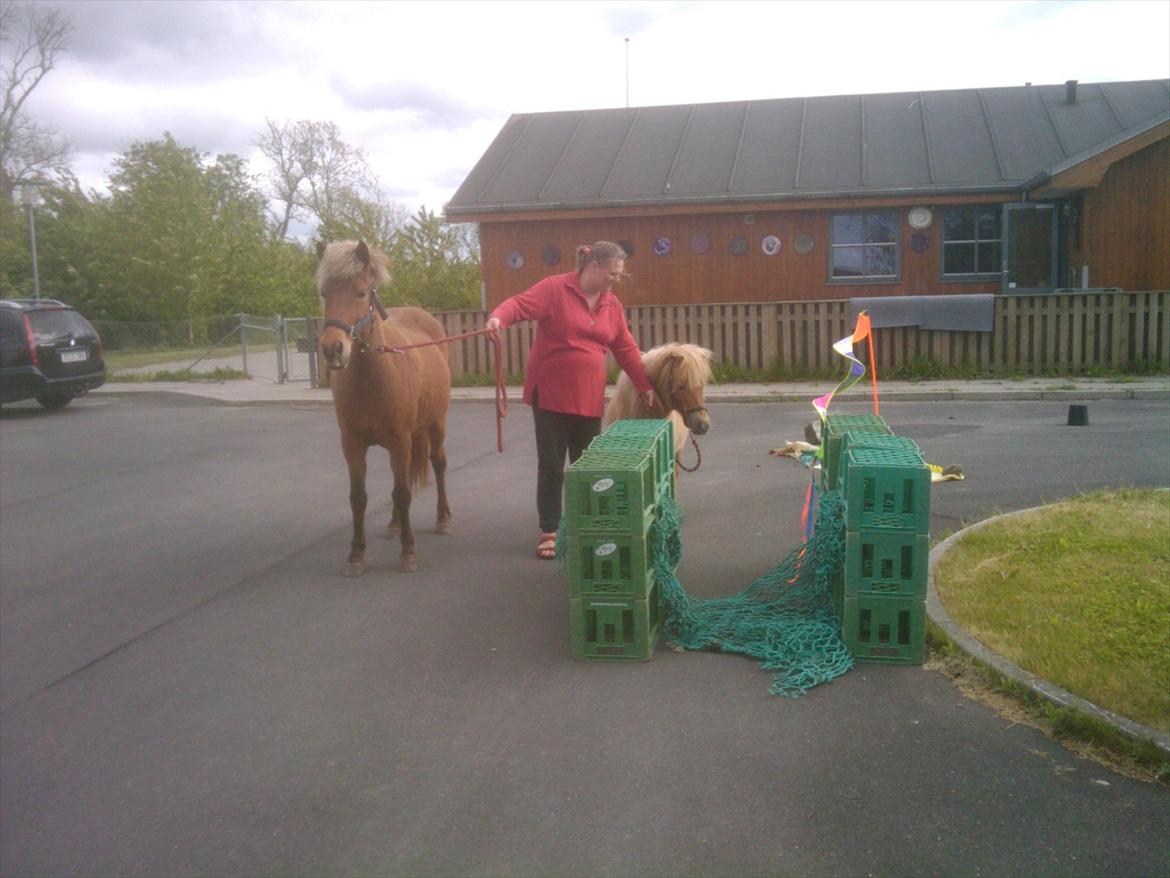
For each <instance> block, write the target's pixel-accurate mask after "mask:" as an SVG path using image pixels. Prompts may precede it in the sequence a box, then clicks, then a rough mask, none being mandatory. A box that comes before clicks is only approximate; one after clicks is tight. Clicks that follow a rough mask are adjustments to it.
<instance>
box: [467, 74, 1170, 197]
mask: <svg viewBox="0 0 1170 878" xmlns="http://www.w3.org/2000/svg"><path fill="white" fill-rule="evenodd" d="M1072 90H1075V100H1074V101H1072V102H1070V101H1069V96H1070V91H1072ZM1166 118H1170V80H1166V79H1154V80H1143V81H1137V82H1109V83H1097V84H1085V83H1081V84H1077V85H1075V86H1070V84H1060V85H1025V86H1015V87H1008V88H983V89H956V90H951V91H918V92H904V93H896V94H870V95H838V96H830V97H810V98H783V99H778V100H766V101H738V102H728V103H715V104H692V105H680V106H661V107H633V108H627V109H607V110H577V111H564V112H553V113H524V114H515V115H513V116H512V117H511V118H509V119H508V121H507V122H506V123H505V124H504V127H503V128H502V129H501V131H500V133H499V134H498V135H496V138H495V140H494V141H493V142H492V144H491V146H489V147H488V150H487V152H485V153H484V155H483V156H482V157H481V158H480V160H479V161H478V162H477V163H476V165H475V167H474V168H472V170H471V173H469V174H468V176H467V179H466V180H464V181H463V185H461V186H460V187H459V189H458V191H456V193H455V196H454V197H453V198H452V199H451V201H450V202H449V203H448V204H447V207H446V213H447V215H448V216H449V217H451V218H456V217H458V216H459V215H466V214H479V213H493V212H512V211H522V210H565V209H582V208H612V207H619V206H634V205H640V206H650V205H668V204H671V203H681V204H701V203H720V202H745V201H775V200H784V199H791V198H802V199H803V198H828V197H833V196H850V197H856V196H866V195H869V196H876V195H898V194H906V193H932V192H933V193H945V192H979V191H1007V190H1011V189H1018V188H1020V187H1021V186H1022V185H1023V184H1024V183H1025V182H1027V181H1028V180H1030V179H1032V178H1034V177H1036V176H1037V175H1038V174H1041V173H1044V172H1046V171H1047V172H1051V171H1052V170H1053V169H1056V168H1060V167H1062V166H1064V165H1066V164H1067V163H1068V162H1069V160H1070V159H1075V160H1076V161H1083V160H1084V159H1085V158H1088V157H1091V156H1092V155H1095V154H1096V153H1097V152H1100V151H1101V150H1103V149H1105V148H1107V147H1108V146H1109V145H1114V144H1117V143H1120V142H1124V141H1125V140H1127V139H1129V137H1130V136H1134V135H1136V134H1138V133H1140V132H1142V131H1144V130H1147V129H1149V128H1150V127H1151V125H1152V124H1154V123H1156V122H1158V121H1161V120H1165V119H1166Z"/></svg>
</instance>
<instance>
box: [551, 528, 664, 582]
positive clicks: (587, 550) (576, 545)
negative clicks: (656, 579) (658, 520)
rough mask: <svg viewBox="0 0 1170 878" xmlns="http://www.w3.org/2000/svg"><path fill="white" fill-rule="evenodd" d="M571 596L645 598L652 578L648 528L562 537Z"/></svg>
mask: <svg viewBox="0 0 1170 878" xmlns="http://www.w3.org/2000/svg"><path fill="white" fill-rule="evenodd" d="M566 539H567V540H568V551H567V552H566V557H565V561H566V566H567V567H568V570H569V588H570V593H571V594H572V596H573V597H575V598H576V597H583V596H585V595H618V596H622V597H628V598H645V597H646V595H647V594H648V592H649V589H650V585H651V580H652V578H653V575H654V574H653V565H652V564H651V559H650V534H649V529H648V528H647V530H645V531H642V532H641V533H608V532H604V531H583V532H580V533H575V534H574V533H570V534H568V535H567V536H566Z"/></svg>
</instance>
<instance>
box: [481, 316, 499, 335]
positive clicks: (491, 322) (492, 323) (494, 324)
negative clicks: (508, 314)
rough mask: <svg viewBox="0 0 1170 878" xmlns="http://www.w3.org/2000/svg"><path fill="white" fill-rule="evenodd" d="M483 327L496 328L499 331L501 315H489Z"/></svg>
mask: <svg viewBox="0 0 1170 878" xmlns="http://www.w3.org/2000/svg"><path fill="white" fill-rule="evenodd" d="M483 328H484V329H494V330H496V331H497V332H498V331H499V329H500V318H499V317H489V318H488V319H487V323H485V324H484V325H483Z"/></svg>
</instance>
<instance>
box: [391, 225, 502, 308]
mask: <svg viewBox="0 0 1170 878" xmlns="http://www.w3.org/2000/svg"><path fill="white" fill-rule="evenodd" d="M390 257H391V264H390V274H391V279H390V280H391V282H390V290H389V295H388V298H389V299H390V301H392V302H394V303H395V304H407V305H418V306H420V307H422V308H426V309H428V310H431V311H459V310H464V309H469V308H478V307H479V305H480V273H479V246H478V242H477V240H476V233H475V228H474V226H467V225H453V224H449V223H445V222H443V220H442V219H441V218H440V217H438V216H437V215H436V214H433V213H431V212H430V211H428V210H427V209H426V208H425V207H420V208H419V211H418V213H417V214H415V215H414V216H413V217H411V219H410V221H409V222H408V223H406V224H405V225H404V226H403V227H402V228H401V230H400V231H399V233H398V235H397V236H396V238H395V241H394V244H393V246H392V247H391V249H390Z"/></svg>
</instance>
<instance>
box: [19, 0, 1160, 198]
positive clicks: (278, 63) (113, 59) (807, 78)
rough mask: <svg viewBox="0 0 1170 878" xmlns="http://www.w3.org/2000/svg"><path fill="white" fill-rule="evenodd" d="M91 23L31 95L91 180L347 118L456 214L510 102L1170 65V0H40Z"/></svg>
mask: <svg viewBox="0 0 1170 878" xmlns="http://www.w3.org/2000/svg"><path fill="white" fill-rule="evenodd" d="M38 2H39V3H42V4H45V5H50V4H51V5H57V6H61V7H63V8H64V9H65V10H66V11H67V13H68V14H69V16H70V17H71V19H72V21H73V26H74V30H73V34H72V37H71V41H70V45H69V49H68V51H67V52H66V54H65V56H64V58H63V59H62V61H61V63H60V65H59V66H58V68H57V69H56V70H54V71H53V73H51V74H50V75H49V77H48V78H46V79H45V80H44V81H43V82H42V83H41V85H40V86H39V87H38V89H37V91H36V92H35V94H34V97H33V98H32V99H31V100H30V103H29V107H28V108H29V110H30V112H31V113H32V115H33V116H34V117H35V118H36V119H37V120H38V121H39V122H41V123H42V124H45V125H48V126H50V127H53V128H55V129H56V130H57V131H58V132H60V133H61V134H62V135H64V136H65V137H67V138H68V139H69V140H70V141H72V143H73V144H74V146H75V147H76V149H77V152H78V158H77V162H76V165H75V171H76V172H77V174H78V176H79V177H80V179H81V181H82V185H83V187H84V188H86V189H90V188H95V189H104V188H105V185H106V179H107V176H108V173H109V170H110V163H111V160H112V159H113V158H114V156H116V155H117V154H118V153H120V152H122V151H124V150H125V149H126V148H127V147H128V146H129V145H130V144H131V143H133V142H135V141H142V140H155V139H159V138H161V137H162V135H163V132H164V131H170V132H171V133H172V134H173V135H174V136H175V138H176V139H177V140H178V141H179V143H180V144H182V145H183V146H190V147H194V148H196V149H198V150H200V151H201V152H206V153H211V154H213V155H214V154H218V153H236V154H238V155H242V156H246V157H248V158H250V159H252V160H253V162H254V167H255V168H256V170H257V171H259V170H261V169H262V168H263V165H262V164H261V163H260V161H259V160H258V157H257V156H256V150H255V147H254V146H253V145H252V143H253V141H254V140H255V139H256V137H257V136H258V135H259V133H260V132H261V130H262V129H263V128H264V125H265V119H266V118H268V119H273V120H277V121H285V120H296V119H310V120H315V121H330V122H333V123H335V124H336V125H337V126H338V127H339V128H340V130H341V134H342V137H343V139H344V140H345V141H346V142H347V143H350V144H351V145H354V146H359V147H361V148H362V149H363V150H365V152H366V155H367V158H368V160H369V163H370V166H371V167H372V168H373V170H374V172H375V174H376V175H377V176H378V178H379V180H380V182H381V184H382V186H383V187H384V189H385V190H386V193H387V195H388V196H389V197H390V198H392V199H393V200H395V201H397V202H399V203H400V204H402V205H403V206H405V207H406V208H408V209H409V210H411V211H415V210H417V209H418V207H419V206H422V205H425V206H427V207H428V208H430V209H432V210H436V211H438V210H441V209H442V206H443V204H444V202H446V201H447V200H448V199H449V198H450V197H451V196H452V195H453V194H454V192H455V190H456V188H458V186H459V184H460V183H461V182H462V181H463V179H464V178H465V177H466V175H467V173H468V172H469V171H470V170H471V168H472V166H473V165H474V164H475V163H476V161H477V160H478V159H479V158H480V156H481V155H482V154H483V153H484V151H485V150H486V149H487V147H488V145H489V144H490V143H491V141H492V138H493V137H495V135H496V134H497V133H498V131H499V130H500V128H501V126H503V124H504V122H505V121H506V120H507V118H508V116H509V115H511V114H512V113H531V112H541V111H550V110H571V109H594V108H603V107H622V106H625V105H626V103H627V44H626V38H627V37H628V38H629V44H628V59H629V63H628V70H629V74H628V90H629V105H630V106H655V105H661V104H689V103H699V102H708V101H739V100H751V99H767V98H780V97H801V96H812V95H827V94H861V93H879V92H890V91H919V90H934V89H946V88H976V87H994V86H1005V85H1022V84H1023V83H1025V82H1032V83H1035V84H1047V83H1063V82H1064V81H1065V80H1068V79H1078V80H1080V81H1081V82H1115V81H1122V80H1134V79H1159V78H1166V77H1170V39H1168V38H1167V34H1170V2H1168V0H1137V2H1111V0H1110V2H987V0H980V2H975V3H967V2H957V0H956V2H948V0H934V2H927V0H918V2H863V3H853V2H844V0H842V2H815V3H814V2H795V0H793V2H765V0H758V2H727V0H719V2H711V3H707V2H669V0H661V2H640V3H612V2H584V3H581V2H557V0H545V2H508V3H503V2H491V0H479V2H471V3H463V2H453V0H452V2H444V0H429V2H421V3H416V2H375V0H367V2H338V0H329V2H308V0H303V2H262V0H235V2H233V0H165V2H159V0H38Z"/></svg>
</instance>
